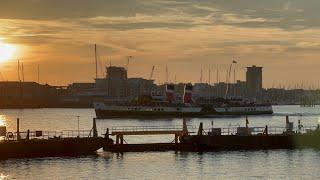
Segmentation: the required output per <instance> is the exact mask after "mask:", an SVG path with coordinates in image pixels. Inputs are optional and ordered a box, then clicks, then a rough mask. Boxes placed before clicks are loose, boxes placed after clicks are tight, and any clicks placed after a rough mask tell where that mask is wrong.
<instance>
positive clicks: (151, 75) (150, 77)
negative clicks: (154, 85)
mask: <svg viewBox="0 0 320 180" xmlns="http://www.w3.org/2000/svg"><path fill="white" fill-rule="evenodd" d="M153 73H154V66H152V69H151V73H150V76H149V80H151V79H152V77H153Z"/></svg>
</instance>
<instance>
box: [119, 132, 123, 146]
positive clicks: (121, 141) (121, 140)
mask: <svg viewBox="0 0 320 180" xmlns="http://www.w3.org/2000/svg"><path fill="white" fill-rule="evenodd" d="M120 144H123V134H121V136H120Z"/></svg>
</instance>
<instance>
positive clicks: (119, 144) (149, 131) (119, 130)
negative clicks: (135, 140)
mask: <svg viewBox="0 0 320 180" xmlns="http://www.w3.org/2000/svg"><path fill="white" fill-rule="evenodd" d="M188 133H189V132H188V128H187V125H186V123H185V121H184V123H183V128H181V127H180V128H179V127H169V126H162V127H160V126H123V127H115V128H111V129H110V131H109V129H108V128H107V129H106V138H107V139H110V136H115V139H116V140H115V143H114V142H113V140H111V141H109V143H106V144H105V146H104V147H103V149H104V150H105V151H113V152H128V151H131V152H132V151H133V152H139V151H168V150H176V151H183V150H189V149H190V148H191V146H190V145H189V144H182V143H180V139H181V138H182V137H183V136H185V135H187V134H188ZM144 135H173V136H174V140H173V141H172V142H171V143H144V144H128V143H126V141H125V139H124V136H144Z"/></svg>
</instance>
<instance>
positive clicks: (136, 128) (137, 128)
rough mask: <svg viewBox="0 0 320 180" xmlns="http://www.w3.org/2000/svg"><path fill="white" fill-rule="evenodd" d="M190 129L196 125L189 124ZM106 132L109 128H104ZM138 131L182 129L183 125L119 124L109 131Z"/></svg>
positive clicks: (192, 129)
mask: <svg viewBox="0 0 320 180" xmlns="http://www.w3.org/2000/svg"><path fill="white" fill-rule="evenodd" d="M187 128H188V131H194V130H195V129H197V127H196V126H190V125H188V126H187ZM103 131H104V132H106V131H107V128H104V129H103ZM137 131H145V132H148V131H182V126H117V127H111V128H110V129H109V132H137Z"/></svg>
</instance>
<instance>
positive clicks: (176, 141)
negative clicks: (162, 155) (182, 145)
mask: <svg viewBox="0 0 320 180" xmlns="http://www.w3.org/2000/svg"><path fill="white" fill-rule="evenodd" d="M178 139H179V134H175V135H174V143H175V144H177V143H178Z"/></svg>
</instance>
